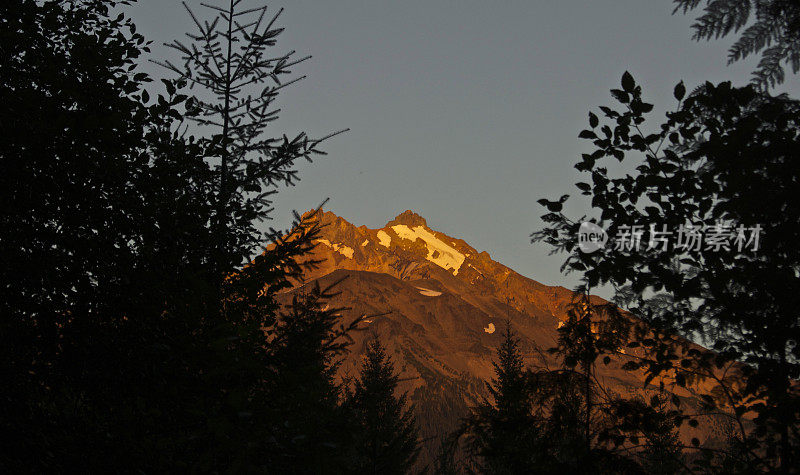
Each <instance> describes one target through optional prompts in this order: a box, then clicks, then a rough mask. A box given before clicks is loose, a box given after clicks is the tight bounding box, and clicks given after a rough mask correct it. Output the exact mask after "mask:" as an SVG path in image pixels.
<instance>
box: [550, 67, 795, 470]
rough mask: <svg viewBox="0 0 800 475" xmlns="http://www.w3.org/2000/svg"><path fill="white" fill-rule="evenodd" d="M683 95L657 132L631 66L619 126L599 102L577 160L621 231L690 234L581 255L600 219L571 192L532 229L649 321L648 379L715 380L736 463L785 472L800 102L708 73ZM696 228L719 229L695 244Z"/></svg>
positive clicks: (587, 190) (603, 214)
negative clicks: (649, 125)
mask: <svg viewBox="0 0 800 475" xmlns="http://www.w3.org/2000/svg"><path fill="white" fill-rule="evenodd" d="M674 92H675V97H676V99H677V100H678V107H677V109H676V110H675V111H674V112H669V113H668V114H667V120H666V122H665V123H664V124H662V125H661V126H660V127H658V128H657V129H656V131H655V132H653V133H646V132H645V131H644V130H642V129H644V128H645V125H644V122H645V117H644V115H645V114H646V113H647V112H649V111H650V110H651V109H652V105H651V104H647V103H646V102H644V101H643V98H642V92H641V87H640V86H638V85H636V84H635V82H634V80H633V78H632V77H631V76H630V75H629V74H628V73H625V74H624V75H623V78H622V88H621V89H615V90H612V95H613V96H614V97H615V98H616V99H617V100H618V101H619V102H620V104H621V108H620V109H616V110H615V109H612V108H609V107H601V111H602V112H603V114H604V115H605V117H606V119H607V121H608V122H610V124H604V125H602V126H600V120H599V118H598V117H597V116H596V115H595V114H594V113H590V115H589V122H590V126H591V129H587V130H584V131H582V132H581V133H580V137H582V138H585V139H588V140H591V141H592V143H593V145H594V148H595V150H594V152H592V153H587V154H584V155H583V157H582V161H581V162H580V163H578V164H577V165H576V168H577V169H578V170H580V171H582V172H586V173H589V174H590V175H591V177H592V184H589V183H578V184H577V187H578V188H579V189H580V190H581V191H582V192H583V194H584V195H586V196H590V197H591V199H592V207H593V208H595V209H596V210H597V211H598V214H599V216H600V219H594V218H593V219H592V221H593V222H595V223H597V224H599V225H600V226H602V227H605V229H606V231H607V232H608V233H609V235H611V236H617V235H618V234H619V233H620V232H621V231H625V230H626V229H627V230H630V229H632V227H633V226H640V227H641V228H639V229H642V230H644V232H645V233H648V232H649V233H650V235H649V236H655V231H663V230H664V227H666V228H667V229H669V230H672V232H673V233H674V234H673V235H672V237H673V238H675V239H682V240H683V241H684V243H683V244H684V245H683V246H676V243H677V241H675V242H673V244H672V246H670V247H669V248H668V249H667V251H663V247H661V246H651V245H650V244H649V242H650V240H649V239H648V237H649V236H647V235H646V236H645V237H644V238H643V239H642V243H643V244H642V246H641V247H639V248H638V249H636V248H635V247H634V246H620V245H613V246H609V247H607V248H606V249H603V250H602V251H599V252H596V253H588V254H587V253H583V252H580V251H578V248H577V247H576V240H575V236H576V235H577V233H578V229H579V227H580V222H581V221H587V220H589V219H588V218H585V217H584V218H581V219H579V220H577V221H575V220H571V219H569V218H567V217H566V216H565V215H564V214H563V213H562V212H561V209H562V206H563V202H564V201H565V200H566V198H564V199H561V200H558V201H549V200H542V201H541V202H542V204H544V205H545V206H546V207H547V208H548V210H549V211H550V213H548V214H547V215H545V216H544V218H543V219H544V220H545V221H546V222H548V223H550V224H549V226H548V227H547V228H546V229H544V230H542V231H539V232H537V233H535V234H534V239H535V240H537V241H543V242H547V243H549V244H551V245H553V246H554V247H555V248H556V249H558V250H563V251H566V252H568V253H569V256H568V257H567V261H566V264H565V266H566V268H567V269H570V270H574V271H578V272H580V273H582V275H583V279H584V282H585V284H586V285H587V286H588V287H596V286H598V285H610V286H612V287H613V288H614V289H615V290H616V299H615V303H616V304H617V305H620V306H624V307H627V308H628V309H629V310H630V311H631V312H632V313H633V314H635V315H636V316H637V317H639V318H642V319H643V320H644V321H645V322H646V323H647V326H646V327H640V328H639V329H638V330H639V331H638V333H636V334H634V335H632V337H631V338H632V339H631V341H630V342H629V344H628V346H631V347H632V346H633V345H636V346H637V347H639V348H640V349H641V348H644V349H645V350H647V351H645V352H643V353H642V354H640V355H638V356H632V355H629V356H630V358H631V359H632V361H631V362H630V366H631V368H640V369H643V370H645V371H646V372H647V373H648V378H647V381H648V382H649V381H652V380H653V378H656V377H666V378H667V382H668V383H669V384H673V385H675V387H683V388H687V389H688V390H692V391H697V390H698V388H699V387H700V386H699V385H700V384H701V383H703V384H705V387H707V388H708V387H711V388H712V389H711V390H709V391H700V394H697V397H698V398H700V399H701V400H702V401H703V404H702V406H703V407H704V408H705V410H707V411H708V412H714V413H718V415H719V417H722V418H728V419H730V421H731V423H732V424H733V425H734V426H735V427H737V428H738V429H737V432H738V433H737V434H736V439H737V442H736V445H738V446H740V447H743V450H738V449H737V450H736V453H737V454H739V456H741V457H742V458H741V459H740V460H738V463H739V464H743V465H744V466H746V467H748V468H747V470H748V471H752V470H782V471H786V470H789V468H790V467H793V465H794V460H796V459H797V456H796V450H797V436H796V431H797V426H798V424H797V421H798V400H797V393H796V391H795V389H793V385H794V383H793V381H794V380H795V379H796V378H797V377H798V371H800V368H798V366H797V364H796V361H797V360H796V342H797V341H798V331H800V324H799V323H798V320H797V318H796V316H795V308H796V302H795V300H796V297H795V296H796V295H797V290H796V289H795V288H794V287H795V286H796V282H797V279H796V277H794V276H795V274H796V269H797V262H798V255H797V247H796V245H795V242H796V239H795V236H797V226H798V225H797V223H798V217H797V216H796V209H795V208H796V207H794V206H792V205H791V204H792V203H795V202H796V200H797V197H796V193H795V192H794V189H795V187H794V185H793V183H794V182H795V181H796V179H797V178H796V177H797V176H798V170H797V167H796V164H795V162H794V161H793V160H792V158H791V157H793V156H794V153H795V152H794V151H795V150H796V148H797V146H798V126H797V125H798V124H797V118H798V104H797V103H796V102H795V101H792V100H789V99H788V98H786V97H783V96H779V97H772V96H768V95H766V94H761V93H758V92H757V91H756V90H754V89H753V88H752V87H746V88H733V87H731V85H730V83H722V84H719V85H716V86H715V85H713V84H710V83H706V84H705V85H703V86H702V87H701V88H699V89H698V90H697V91H696V92H695V93H694V94H692V95H690V96H689V97H688V98H686V99H685V100H684V96H685V89H684V86H683V84H682V83H681V84H679V85H678V86H676V88H675V91H674ZM608 157H614V158H616V159H617V160H619V161H624V160H628V161H631V160H633V161H634V163H633V165H634V166H636V170H637V172H638V173H636V174H634V175H630V174H627V175H624V176H614V175H612V173H611V172H610V170H609V168H608V167H606V166H603V165H604V164H601V162H602V161H603V160H607V159H608ZM633 157H641V160H636V158H633ZM626 163H627V162H626ZM690 225H691V226H693V227H689V226H690ZM651 226H652V227H651ZM692 230H694V231H697V230H700V231H701V232H704V233H708V234H709V236H711V239H710V240H709V241H699V245H694V244H693V245H692V246H686V245H685V240H686V237H687V236H688V235H689V234H690V233H691V232H692ZM762 230H763V231H764V233H763V235H761V234H760V231H762ZM756 239H760V242H759V245H758V249H757V252H756V250H754V249H753V248H754V247H755V244H756V242H757V241H756ZM692 339H700V341H702V342H703V343H704V344H706V345H708V346H709V347H710V348H711V349H712V350H713V352H709V351H705V350H704V349H702V348H700V347H698V346H697V345H694V344H692V343H691V340H692ZM747 413H750V414H751V415H750V416H747V418H746V419H747V420H744V419H743V416H744V415H745V414H747ZM752 414H755V415H754V416H752ZM687 420H689V423H691V424H697V421H696V420H692V419H691V418H690V419H687ZM750 421H752V423H753V424H755V428H753V429H752V430H751V429H748V428H747V426H748V424H750V423H751V422H750ZM693 444H694V445H699V441H697V440H694V441H693ZM729 455H730V454H729Z"/></svg>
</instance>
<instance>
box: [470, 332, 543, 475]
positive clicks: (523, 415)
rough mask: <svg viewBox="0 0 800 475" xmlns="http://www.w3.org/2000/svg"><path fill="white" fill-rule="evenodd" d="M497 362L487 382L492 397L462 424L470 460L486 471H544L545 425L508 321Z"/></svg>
mask: <svg viewBox="0 0 800 475" xmlns="http://www.w3.org/2000/svg"><path fill="white" fill-rule="evenodd" d="M493 366H494V371H495V375H496V376H495V378H493V379H492V380H491V381H490V382H487V383H486V386H487V389H488V391H489V394H490V395H491V398H492V401H488V400H487V401H484V403H483V404H481V405H480V406H478V407H476V408H474V409H473V413H472V414H471V415H470V416H469V417H468V418H467V419H466V420H465V421H464V425H463V427H462V428H461V433H462V435H463V436H465V437H466V448H467V451H468V453H469V454H470V456H471V458H472V464H473V465H474V466H476V467H477V468H478V470H480V471H482V472H484V473H531V472H534V471H538V470H541V469H542V463H541V451H540V443H541V438H540V437H541V428H540V427H539V425H538V424H537V420H536V416H535V415H534V413H533V407H532V402H533V399H532V396H533V394H532V392H531V387H530V385H529V379H528V375H527V371H526V370H525V367H524V362H523V359H522V353H521V351H520V348H519V339H518V338H516V337H515V336H514V332H513V330H512V329H511V324H510V323H508V324H507V325H506V330H505V334H504V340H503V343H502V344H501V346H500V348H498V350H497V360H496V361H495V362H494V363H493Z"/></svg>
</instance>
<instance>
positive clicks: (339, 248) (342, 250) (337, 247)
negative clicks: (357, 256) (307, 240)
mask: <svg viewBox="0 0 800 475" xmlns="http://www.w3.org/2000/svg"><path fill="white" fill-rule="evenodd" d="M314 242H318V243H320V244H325V245H326V246H328V247H330V248H331V249H333V250H334V251H336V252H338V253H339V254H341V255H343V256H344V257H346V258H348V259H352V258H353V252H355V251H353V248H352V247H347V246H345V245H344V244H338V243H333V244H331V242H330V241H328V240H327V239H315V240H314Z"/></svg>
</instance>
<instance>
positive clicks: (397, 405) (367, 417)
mask: <svg viewBox="0 0 800 475" xmlns="http://www.w3.org/2000/svg"><path fill="white" fill-rule="evenodd" d="M398 382H399V378H398V376H397V374H396V372H395V369H394V364H393V363H392V360H391V358H390V357H389V356H388V355H387V354H386V349H385V348H384V347H383V345H382V344H381V342H380V340H379V339H378V338H377V337H375V338H373V339H372V340H371V341H369V342H368V343H367V349H366V352H365V353H364V359H363V362H362V365H361V374H360V377H359V378H358V379H357V380H356V381H355V384H354V388H353V390H352V393H351V394H350V395H349V397H348V401H347V403H346V407H347V408H348V411H349V413H350V414H352V417H353V418H354V419H355V424H356V427H355V432H356V436H355V441H354V447H355V449H356V456H355V460H356V463H355V464H354V469H355V470H356V471H357V472H358V473H372V474H382V473H398V474H401V473H408V472H409V471H410V470H411V468H412V466H413V464H414V462H415V460H416V458H417V455H418V454H419V450H420V448H419V440H418V439H419V437H418V430H417V426H416V421H415V420H414V416H413V412H412V408H411V407H409V406H408V401H407V396H406V394H401V395H400V396H397V395H396V394H395V393H396V391H397V384H398Z"/></svg>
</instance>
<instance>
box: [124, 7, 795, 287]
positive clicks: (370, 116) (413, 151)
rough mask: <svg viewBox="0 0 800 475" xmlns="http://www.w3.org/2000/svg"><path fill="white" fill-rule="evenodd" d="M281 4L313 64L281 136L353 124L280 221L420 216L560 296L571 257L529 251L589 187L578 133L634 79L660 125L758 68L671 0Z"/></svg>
mask: <svg viewBox="0 0 800 475" xmlns="http://www.w3.org/2000/svg"><path fill="white" fill-rule="evenodd" d="M214 1H215V0H206V2H212V3H213V2H214ZM217 1H219V0H217ZM188 3H189V5H191V6H194V7H196V9H197V11H198V12H202V13H203V14H205V13H207V11H206V9H203V8H202V7H200V6H199V3H200V2H199V1H198V0H190V1H188ZM253 3H254V4H255V2H253ZM267 3H268V5H269V6H270V8H271V9H272V8H278V7H281V6H283V7H285V12H284V14H283V15H282V17H281V18H282V20H281V22H280V23H281V26H283V27H285V28H286V31H285V32H284V33H283V34H282V35H281V36H280V41H279V44H278V47H279V48H281V51H288V50H292V49H295V50H297V51H298V53H300V54H312V55H313V56H314V57H313V59H312V60H311V61H310V62H308V63H306V64H304V65H302V66H301V67H298V68H297V71H298V73H302V74H307V75H308V76H309V77H308V78H307V79H306V80H305V81H303V82H301V83H300V84H298V85H297V86H293V87H292V88H291V89H290V90H287V91H286V92H285V93H284V94H283V95H282V96H281V97H282V98H281V100H280V104H279V105H280V107H282V108H283V113H282V119H281V120H280V121H279V122H277V124H276V126H275V128H274V132H275V133H276V135H278V134H279V133H281V132H284V131H286V132H287V133H293V132H297V131H299V130H306V131H308V132H309V133H310V135H312V136H322V135H324V134H326V133H328V132H331V131H333V130H336V129H340V128H345V127H350V128H351V132H349V133H348V134H346V135H344V136H340V137H338V138H336V139H335V140H333V141H332V142H330V143H329V144H328V145H327V147H325V150H326V151H328V152H329V156H327V157H325V158H322V159H320V160H319V161H317V162H315V163H313V164H310V165H305V164H304V165H302V166H301V178H302V181H301V182H300V184H299V185H298V186H297V187H294V188H291V189H286V190H282V191H281V193H280V194H279V195H278V198H277V201H276V209H277V212H276V214H275V221H274V222H272V223H271V224H272V225H273V226H275V227H284V226H286V225H287V224H288V222H289V219H288V218H289V217H290V212H291V210H292V209H297V210H300V211H303V210H306V209H309V208H311V207H313V206H314V205H316V204H318V203H319V202H321V201H322V200H323V199H324V198H325V197H330V198H331V201H330V203H329V205H328V206H326V208H327V209H330V210H331V211H334V212H335V213H337V214H339V215H340V216H342V217H344V218H346V219H348V220H349V221H351V222H353V223H354V224H356V225H362V224H363V225H366V226H368V227H371V228H375V227H381V226H383V225H384V224H385V223H386V222H387V221H388V220H390V219H391V218H393V217H394V216H395V215H397V214H399V213H400V212H401V211H403V210H405V209H413V210H416V211H418V212H419V213H420V214H421V215H422V216H424V217H425V218H426V219H427V220H428V224H429V225H430V226H431V227H433V228H435V229H437V230H439V231H442V232H445V233H447V234H450V235H453V236H455V237H460V238H463V239H465V240H466V241H467V242H469V243H470V244H472V245H473V246H474V247H475V248H477V249H478V250H486V251H488V252H489V253H490V254H491V255H492V257H493V258H494V259H496V260H498V261H500V262H502V263H503V264H506V265H508V266H510V267H512V268H514V269H515V270H517V271H519V272H520V273H522V274H524V275H527V276H529V277H532V278H534V279H536V280H539V281H541V282H543V283H546V284H562V285H572V284H573V283H574V279H572V278H570V279H568V278H566V277H564V276H562V275H561V274H560V273H559V270H558V269H559V266H560V264H561V261H562V260H563V256H548V255H547V254H548V252H549V249H548V248H547V247H546V246H544V245H536V246H534V245H532V244H530V242H529V237H528V236H529V234H530V233H531V232H532V231H533V230H536V229H538V228H540V227H541V225H542V223H541V221H540V220H539V216H540V215H541V214H542V208H541V207H540V206H539V205H537V204H536V200H537V199H539V198H542V197H549V198H553V197H557V196H559V195H561V194H564V193H570V194H572V195H575V194H576V191H577V190H576V189H575V188H574V186H573V183H575V182H577V181H581V180H582V179H583V177H581V175H580V174H579V173H578V172H577V171H576V170H575V169H574V168H573V167H572V166H573V164H574V163H575V162H576V160H577V159H578V157H579V156H580V153H582V152H585V151H586V146H585V145H584V144H583V143H582V142H583V141H582V140H579V139H577V135H578V132H579V131H580V130H581V128H584V127H585V125H586V123H587V122H586V117H587V113H588V111H589V110H590V109H594V110H596V109H597V106H598V105H607V104H609V103H610V102H611V98H610V97H609V95H608V90H609V89H611V88H614V87H619V78H620V76H621V75H622V73H623V72H624V71H625V70H629V71H630V72H631V73H632V74H633V76H634V78H635V79H636V80H637V82H639V83H641V84H642V85H643V89H644V92H645V95H646V96H647V97H648V98H649V99H650V102H654V103H655V104H656V109H655V110H654V112H653V114H652V115H651V117H653V118H654V121H653V124H654V125H655V124H657V121H656V120H655V119H657V118H658V117H663V112H664V108H665V107H666V106H669V107H673V106H674V100H673V99H672V88H673V86H674V84H675V83H677V82H678V81H680V80H684V81H685V82H686V85H687V89H689V90H691V89H692V88H693V87H694V86H695V85H696V84H698V83H699V82H702V81H705V80H710V81H712V82H717V81H721V80H733V81H734V83H735V84H740V85H741V84H744V83H746V82H747V80H748V79H749V77H750V71H751V70H752V69H753V68H754V62H753V61H750V62H745V63H741V64H737V65H734V66H731V67H727V66H726V49H727V47H728V46H729V44H730V43H731V42H732V41H733V40H732V39H730V38H728V39H725V40H722V41H717V42H712V43H707V42H702V43H696V42H693V41H691V40H690V35H691V32H690V29H689V27H690V24H691V23H692V18H693V17H684V16H682V15H676V16H672V15H671V12H672V4H671V2H670V1H669V0H605V1H598V0H587V1H578V0H558V1H533V0H527V1H495V2H488V1H482V2H478V1H468V0H461V1H455V0H451V1H444V0H424V1H422V0H407V1H402V2H401V1H389V0H385V1H379V0H371V1H366V0H363V1H355V0H341V1H332V0H291V1H289V0H284V1H282V2H281V1H276V2H273V1H270V2H267ZM129 12H130V13H131V15H132V16H133V18H134V19H135V20H136V21H137V24H138V26H139V31H141V32H143V33H144V34H145V36H146V37H147V38H148V39H152V40H154V41H155V42H156V43H159V44H160V43H162V42H164V41H169V40H171V39H174V38H178V37H181V36H183V33H184V32H185V31H187V30H189V29H190V28H191V26H192V25H191V21H190V20H189V18H188V17H187V16H186V14H185V12H184V11H183V8H182V6H181V5H180V2H179V1H177V0H140V2H139V4H138V5H136V6H134V7H132V8H131V10H129ZM164 53H165V50H164V49H163V48H160V47H157V48H154V54H155V55H156V56H159V55H163V54H164ZM153 71H154V72H156V73H158V74H163V72H162V71H158V70H155V69H154V70H153ZM787 77H788V81H787V83H786V85H785V86H784V87H783V88H780V89H779V91H783V90H788V91H790V92H791V93H792V95H793V96H795V97H796V96H797V92H798V91H800V88H798V78H797V77H795V76H792V75H789V76H787ZM570 201H572V200H570ZM584 206H585V203H582V202H580V201H576V202H574V203H572V204H571V205H570V206H569V207H568V211H570V212H571V213H572V214H583V213H584V212H586V209H585V208H584Z"/></svg>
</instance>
